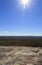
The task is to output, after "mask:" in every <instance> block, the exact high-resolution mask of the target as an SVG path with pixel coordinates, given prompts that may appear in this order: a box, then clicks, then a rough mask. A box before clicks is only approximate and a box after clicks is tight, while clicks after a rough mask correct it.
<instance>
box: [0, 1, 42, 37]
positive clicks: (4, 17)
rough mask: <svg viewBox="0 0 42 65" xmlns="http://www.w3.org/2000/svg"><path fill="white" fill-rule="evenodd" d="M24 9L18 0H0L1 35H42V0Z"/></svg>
mask: <svg viewBox="0 0 42 65" xmlns="http://www.w3.org/2000/svg"><path fill="white" fill-rule="evenodd" d="M33 1H34V2H33V5H32V6H31V5H30V6H31V7H29V8H28V7H27V8H26V9H25V10H23V9H22V8H21V7H20V5H19V2H17V0H0V36H1V35H6V36H8V35H14V36H17V35H20V36H21V35H32V36H33V35H34V36H42V0H33Z"/></svg>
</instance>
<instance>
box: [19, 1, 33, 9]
mask: <svg viewBox="0 0 42 65" xmlns="http://www.w3.org/2000/svg"><path fill="white" fill-rule="evenodd" d="M18 1H19V5H20V7H22V8H23V9H26V8H27V7H29V6H30V5H31V4H32V0H18Z"/></svg>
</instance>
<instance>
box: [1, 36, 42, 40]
mask: <svg viewBox="0 0 42 65" xmlns="http://www.w3.org/2000/svg"><path fill="white" fill-rule="evenodd" d="M30 38H42V36H0V39H30Z"/></svg>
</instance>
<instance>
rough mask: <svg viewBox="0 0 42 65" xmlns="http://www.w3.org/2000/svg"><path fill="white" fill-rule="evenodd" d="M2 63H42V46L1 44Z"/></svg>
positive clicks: (3, 64) (0, 59)
mask: <svg viewBox="0 0 42 65" xmlns="http://www.w3.org/2000/svg"><path fill="white" fill-rule="evenodd" d="M0 65H42V47H24V46H0Z"/></svg>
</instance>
